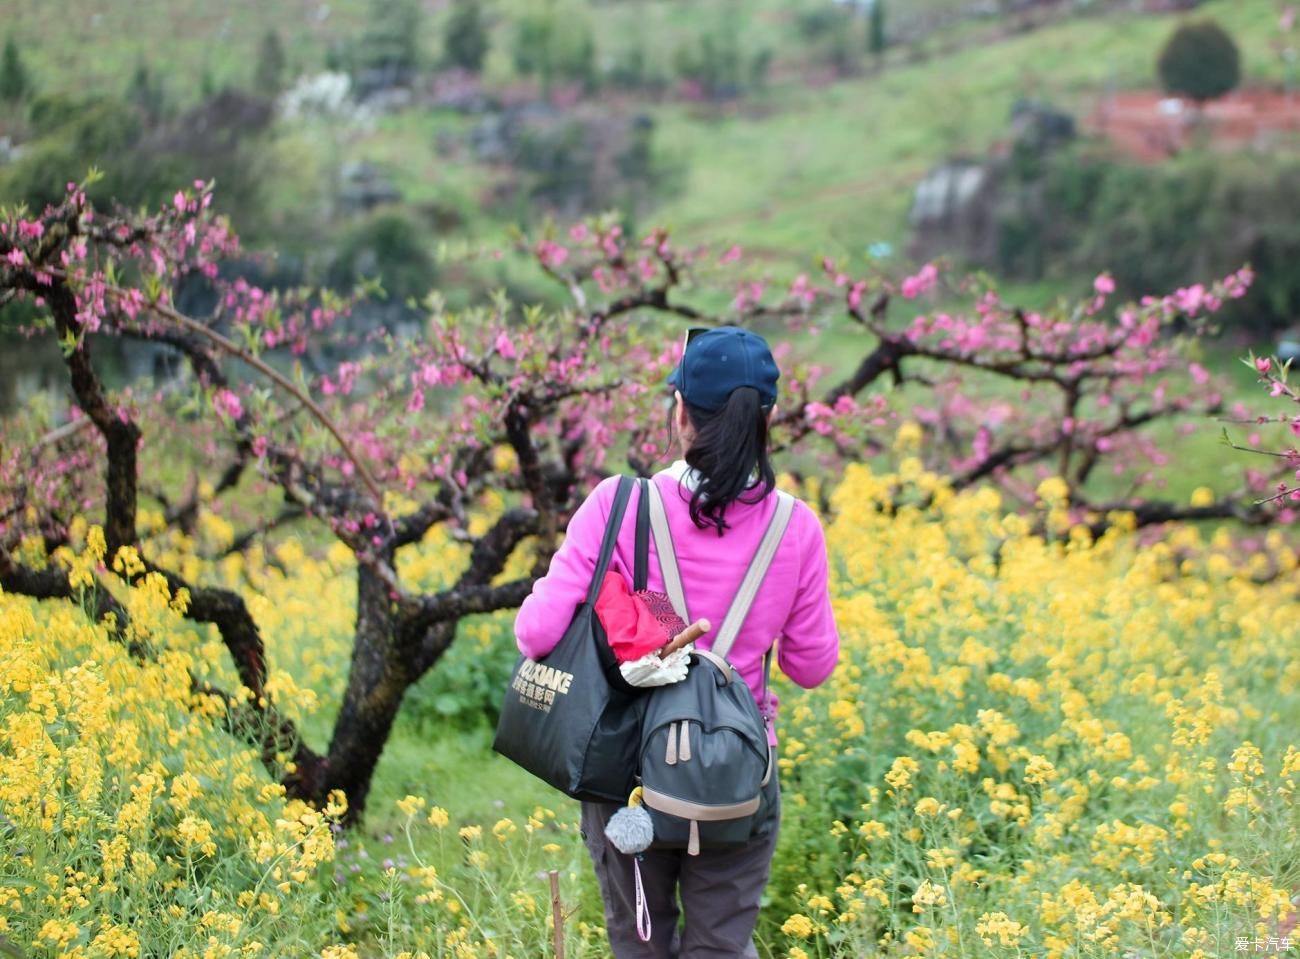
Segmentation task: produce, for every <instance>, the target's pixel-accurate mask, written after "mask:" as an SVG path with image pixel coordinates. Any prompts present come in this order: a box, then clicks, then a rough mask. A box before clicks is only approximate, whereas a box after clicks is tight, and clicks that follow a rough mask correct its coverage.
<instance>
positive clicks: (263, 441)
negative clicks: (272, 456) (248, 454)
mask: <svg viewBox="0 0 1300 959" xmlns="http://www.w3.org/2000/svg"><path fill="white" fill-rule="evenodd" d="M270 445H271V444H270V443H269V442H268V440H267V438H266V437H265V436H256V437H254V438H253V455H254V456H256V457H257V458H258V459H261V458H262V457H263V456H265V455H266V451H267V448H268V447H269V446H270Z"/></svg>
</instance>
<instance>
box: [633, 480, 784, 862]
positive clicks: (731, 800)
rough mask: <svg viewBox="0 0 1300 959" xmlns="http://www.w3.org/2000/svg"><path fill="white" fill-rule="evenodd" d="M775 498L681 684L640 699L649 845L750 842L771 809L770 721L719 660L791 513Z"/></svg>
mask: <svg viewBox="0 0 1300 959" xmlns="http://www.w3.org/2000/svg"><path fill="white" fill-rule="evenodd" d="M647 490H648V492H649V503H650V527H651V530H652V531H653V533H654V539H655V550H656V551H657V552H658V554H659V566H660V569H661V570H662V572H663V577H664V585H665V591H666V592H667V593H668V597H669V599H670V600H671V602H672V604H673V608H674V609H675V610H676V612H677V615H678V616H680V617H681V618H682V620H683V621H685V622H688V623H689V622H691V619H690V617H689V616H688V615H687V608H686V597H685V594H684V592H683V589H682V580H681V574H680V572H679V570H678V568H677V556H676V553H675V551H674V549H673V541H672V535H671V533H670V532H669V529H668V518H667V515H666V514H665V512H664V504H663V500H662V499H661V498H660V495H659V490H658V489H657V488H656V486H655V484H654V483H653V482H649V483H645V485H644V486H643V487H642V492H643V494H644V493H645V492H647ZM776 495H777V497H778V499H777V506H776V511H775V513H774V514H773V516H772V520H771V523H770V524H769V525H768V528H767V532H766V533H765V534H764V536H763V540H762V542H761V543H760V544H759V547H758V551H757V552H756V553H755V554H754V557H753V559H752V560H751V561H750V566H749V570H748V571H747V572H746V574H745V577H744V579H743V580H742V581H741V584H740V589H739V591H738V592H737V593H736V597H735V599H734V600H733V601H732V603H731V607H730V609H728V610H727V615H726V617H725V618H724V619H723V621H722V625H721V626H720V627H719V628H718V631H717V633H716V634H715V636H716V639H715V640H714V642H713V645H712V648H711V649H709V650H700V649H697V650H695V651H694V652H693V653H692V654H691V659H692V662H691V668H690V672H689V673H688V674H687V677H686V679H684V680H682V681H681V682H679V683H673V684H672V685H669V686H661V687H657V688H655V689H654V691H653V692H652V693H651V694H650V695H648V696H647V697H646V702H645V712H644V714H643V716H642V721H641V747H640V752H639V776H640V780H641V785H642V787H643V794H642V795H643V799H644V803H645V806H646V808H647V809H648V811H649V813H650V817H651V819H652V820H653V823H654V837H655V841H654V845H655V846H656V847H660V848H681V847H685V848H686V850H687V852H688V853H689V854H690V855H692V856H694V855H698V854H699V851H700V848H701V847H702V846H729V845H737V844H741V843H744V842H747V841H749V839H750V838H752V837H753V836H755V835H757V834H758V832H759V831H760V830H761V829H762V828H763V827H764V826H765V825H767V824H768V821H769V820H770V818H771V815H772V813H773V812H774V809H775V807H774V805H773V804H772V803H770V801H769V802H765V801H764V799H765V793H767V792H768V790H767V788H766V787H768V785H769V783H771V781H772V777H773V776H774V775H775V774H776V770H775V768H774V766H775V758H774V754H773V751H772V750H771V749H769V747H768V742H767V724H768V722H769V719H768V718H766V717H764V716H763V715H761V714H760V713H759V710H758V706H757V705H756V704H755V702H754V696H753V694H752V693H751V692H750V689H749V687H748V686H746V685H745V681H744V680H743V679H741V678H740V674H739V673H737V672H736V670H735V668H734V667H733V666H732V665H731V664H730V663H729V662H727V654H728V653H729V652H730V651H731V646H732V644H733V643H734V642H735V640H736V635H737V634H738V633H739V632H740V627H741V624H742V623H743V622H744V621H745V616H746V615H748V613H749V608H750V606H751V605H752V604H753V602H754V597H755V595H757V593H758V588H759V585H760V584H761V583H762V581H763V577H764V575H766V573H767V569H768V567H769V566H770V565H771V562H772V557H773V556H774V555H775V554H776V549H777V546H778V544H779V543H780V541H781V537H782V536H783V535H784V533H785V528H786V526H787V525H788V523H789V521H790V514H791V512H792V511H793V509H794V498H793V497H791V496H790V495H788V494H786V493H781V492H778V493H777V494H776ZM771 660H772V652H771V650H770V649H769V650H768V652H767V655H766V657H765V658H764V660H763V693H764V697H763V698H764V701H766V698H767V696H766V693H767V678H768V673H769V671H770V669H771Z"/></svg>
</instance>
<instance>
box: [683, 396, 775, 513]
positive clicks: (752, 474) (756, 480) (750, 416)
mask: <svg viewBox="0 0 1300 959" xmlns="http://www.w3.org/2000/svg"><path fill="white" fill-rule="evenodd" d="M769 410H770V408H768V409H764V407H763V405H762V402H761V401H760V399H759V395H758V390H756V389H754V388H753V387H752V386H741V387H738V388H737V389H735V390H732V391H731V395H730V396H728V397H727V405H726V406H724V407H723V408H722V409H720V410H718V411H716V412H709V411H707V410H702V409H700V408H699V407H697V406H691V405H690V404H689V403H688V404H687V405H686V413H687V415H688V416H689V417H690V420H691V425H692V426H694V427H695V437H694V439H692V441H691V446H690V449H688V450H687V451H686V465H687V466H690V467H691V468H692V469H694V470H695V471H696V472H698V473H699V474H700V477H701V480H700V485H699V487H698V488H697V489H696V490H695V492H694V494H693V495H692V496H691V520H692V521H693V522H694V523H695V525H696V526H698V527H699V528H700V529H708V528H709V527H710V526H712V527H714V528H716V529H717V531H718V535H719V536H721V535H722V532H723V530H725V529H726V528H727V521H726V519H725V518H724V516H725V513H726V511H727V507H728V506H730V505H731V504H732V503H734V502H737V501H740V502H742V503H757V502H758V501H759V500H761V499H762V498H763V497H764V496H766V495H767V494H768V493H770V492H772V490H774V489H775V488H776V474H775V473H773V472H772V464H771V462H770V461H769V460H768V456H767V416H768V412H769ZM750 491H752V493H751V492H750ZM747 493H748V494H750V495H748V496H747V495H746V494H747Z"/></svg>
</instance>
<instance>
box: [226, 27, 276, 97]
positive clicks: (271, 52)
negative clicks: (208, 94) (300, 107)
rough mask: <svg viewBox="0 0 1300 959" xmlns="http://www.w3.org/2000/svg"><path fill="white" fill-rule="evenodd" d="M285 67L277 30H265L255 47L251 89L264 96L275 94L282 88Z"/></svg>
mask: <svg viewBox="0 0 1300 959" xmlns="http://www.w3.org/2000/svg"><path fill="white" fill-rule="evenodd" d="M287 68H288V63H287V61H286V59H285V55H284V43H283V42H282V41H281V40H280V33H279V31H278V30H267V31H266V33H265V34H264V35H263V37H262V43H261V45H260V46H259V47H258V49H257V70H256V71H255V72H254V74H253V89H254V90H256V91H257V92H258V93H262V94H265V95H266V96H271V97H273V96H275V95H276V94H277V93H279V92H280V91H281V90H282V89H284V72H285V70H286V69H287ZM213 92H216V91H213Z"/></svg>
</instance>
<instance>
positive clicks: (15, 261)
mask: <svg viewBox="0 0 1300 959" xmlns="http://www.w3.org/2000/svg"><path fill="white" fill-rule="evenodd" d="M5 259H6V260H8V261H9V262H10V263H11V264H12V265H14V266H24V265H26V263H27V254H26V253H24V252H23V251H22V250H20V249H18V248H17V247H15V248H14V249H12V250H10V251H9V252H8V253H6V254H5Z"/></svg>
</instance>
